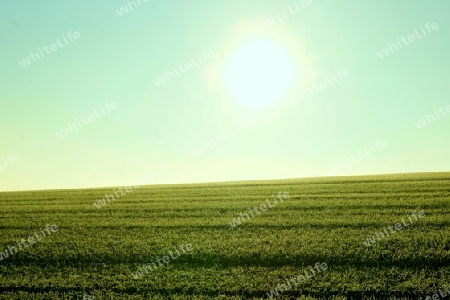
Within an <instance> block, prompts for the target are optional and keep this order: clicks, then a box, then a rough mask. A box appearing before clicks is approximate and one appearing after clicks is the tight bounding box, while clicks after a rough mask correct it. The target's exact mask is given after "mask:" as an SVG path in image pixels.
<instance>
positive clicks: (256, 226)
mask: <svg viewBox="0 0 450 300" xmlns="http://www.w3.org/2000/svg"><path fill="white" fill-rule="evenodd" d="M116 191H117V189H116ZM279 192H281V194H279ZM113 193H114V189H113V188H104V189H90V190H64V191H36V192H8V193H0V218H1V223H0V226H1V231H2V234H1V237H0V252H3V254H1V253H0V258H1V260H0V299H267V298H270V297H273V298H277V299H420V298H421V297H423V299H425V297H426V296H427V295H433V294H434V293H436V292H437V291H438V290H439V289H441V290H442V292H443V293H444V292H445V291H446V288H448V289H449V290H450V286H449V284H450V208H449V201H450V173H428V174H405V175H403V174H400V175H385V176H364V177H334V178H314V179H298V180H278V181H254V182H230V183H217V184H192V185H158V186H142V187H138V188H136V189H133V190H132V192H129V193H126V195H124V196H120V197H117V198H116V199H115V200H113V201H111V202H110V203H108V201H106V202H105V205H100V206H99V208H97V207H96V206H94V203H97V204H98V202H97V201H99V200H101V199H102V198H104V197H105V194H113ZM287 193H289V195H290V198H289V199H287V198H283V199H282V200H283V201H281V200H280V198H278V199H279V200H278V201H276V200H275V199H274V198H273V197H271V196H272V195H273V196H274V197H277V195H278V196H279V195H288V194H287ZM119 195H120V193H119ZM266 199H268V200H267V201H266ZM263 204H266V206H265V209H264V206H263V207H262V205H263ZM255 206H257V208H256V209H252V210H251V211H250V210H249V209H250V208H253V207H255ZM252 214H253V216H252ZM246 215H248V217H247V216H246ZM241 217H242V218H244V219H242V218H241ZM238 218H239V219H238ZM239 222H240V223H241V224H240V225H239ZM397 224H400V226H398V225H397ZM407 224H409V225H408V226H406V225H407ZM46 225H50V226H52V225H56V227H53V228H57V230H55V231H51V230H49V229H48V228H49V227H47V229H45V226H46ZM388 226H391V228H390V229H388ZM49 232H50V233H51V234H50V233H49ZM29 237H35V239H34V243H31V242H28V243H27V246H25V245H24V243H22V244H21V247H22V249H20V248H19V246H18V244H19V243H20V241H21V240H23V239H25V240H26V241H28V239H29ZM38 238H40V239H38ZM13 246H14V247H16V248H17V251H16V250H15V249H13V248H12V247H13ZM8 247H9V248H8ZM186 247H192V248H191V250H190V251H188V250H185V251H184V252H183V250H181V248H183V249H186ZM8 249H9V250H8ZM177 251H178V254H179V255H178V254H176V253H177ZM5 252H6V253H5ZM6 256H7V257H6ZM164 257H166V258H165V259H164V261H162V260H163V258H164ZM167 257H169V260H168V259H167ZM157 259H159V260H160V261H159V262H157ZM317 263H319V265H316V264H317ZM322 263H324V264H322ZM325 264H326V268H323V269H322V268H321V266H325ZM143 266H147V268H145V267H143ZM150 266H151V267H152V268H153V269H151V268H150ZM309 266H311V267H309ZM311 268H314V270H315V272H314V271H313V270H312V269H311ZM319 270H320V271H319ZM300 275H301V276H300ZM292 278H294V279H295V280H291V279H292ZM287 281H289V283H288V282H287ZM277 287H278V290H276V289H277ZM277 293H278V296H277V295H276V294H277Z"/></svg>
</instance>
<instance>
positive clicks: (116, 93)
mask: <svg viewBox="0 0 450 300" xmlns="http://www.w3.org/2000/svg"><path fill="white" fill-rule="evenodd" d="M141 2H142V5H141V6H139V7H137V8H135V9H134V10H133V11H130V12H128V13H126V14H124V15H123V16H119V15H118V14H117V13H116V10H117V9H119V8H120V7H121V6H124V5H126V4H127V2H126V1H116V0H114V1H87V0H83V1H81V0H76V1H75V0H71V1H56V0H54V1H49V0H42V1H31V0H27V1H24V0H15V1H7V2H4V3H2V4H0V7H1V9H0V26H1V29H0V30H1V32H2V34H1V35H0V44H1V45H2V47H1V56H0V69H1V72H0V82H1V88H0V99H1V109H0V119H1V125H2V126H1V127H0V134H1V147H0V166H4V163H3V160H2V159H1V158H2V157H7V156H8V155H9V154H19V155H20V157H21V160H20V161H18V162H15V163H14V164H13V165H10V166H8V167H6V168H4V170H1V171H0V190H3V191H6V190H26V189H50V188H52V189H53V188H82V187H100V186H118V185H125V184H129V183H130V182H131V181H132V180H134V179H136V178H139V177H141V176H142V175H143V174H148V173H153V174H154V178H155V183H188V182H209V181H228V180H253V179H279V178H293V177H308V176H326V171H327V170H328V169H329V168H330V167H332V166H334V165H335V164H336V163H337V162H339V161H342V160H343V159H345V158H346V157H347V156H349V155H352V154H357V153H358V152H360V151H361V150H362V149H364V147H368V145H369V144H371V143H374V142H375V141H376V140H379V141H381V140H386V141H387V142H388V147H386V148H384V149H382V150H381V151H379V152H377V153H376V154H374V155H372V156H371V157H368V158H365V159H364V160H361V161H359V162H358V163H355V164H354V165H352V166H351V167H349V168H348V169H345V170H343V171H342V172H341V173H340V174H339V175H351V174H379V173H393V172H416V171H449V169H450V159H449V156H448V154H449V153H450V139H449V133H450V115H449V116H445V117H442V118H441V119H439V120H438V121H436V122H433V123H431V124H428V125H427V126H426V127H424V128H422V129H420V130H419V129H417V128H416V127H415V125H414V123H415V122H418V120H420V119H423V118H424V116H425V114H431V113H433V111H434V109H439V108H440V107H446V106H448V105H450V97H449V96H450V92H449V88H448V84H449V79H450V76H449V75H450V71H449V70H450V61H449V54H448V53H449V47H450V34H449V28H450V19H449V18H448V13H449V11H450V2H448V1H433V2H432V3H430V2H426V1H417V0H414V1H406V0H403V1H388V0H379V1H371V2H367V1H349V0H346V1H334V0H327V1H326V0H325V1H324V0H322V1H319V0H312V5H311V6H309V7H307V8H306V9H304V10H302V11H300V12H299V13H298V14H295V15H291V16H289V17H288V18H286V19H285V20H283V21H282V22H279V23H277V24H276V25H275V26H272V27H270V28H268V29H267V30H264V31H263V32H260V33H255V32H253V28H254V24H255V22H258V20H261V18H268V17H270V15H271V14H276V13H280V12H282V11H284V10H286V9H287V8H288V7H289V6H290V5H291V6H293V5H294V3H296V2H294V1H285V0H277V1H264V0H258V1H253V0H248V1H242V0H228V1H211V0H197V1H189V3H188V1H181V0H180V1H175V0H168V1H149V2H144V0H141ZM427 22H431V23H432V22H436V23H437V24H438V25H439V29H438V30H435V31H432V32H431V33H429V34H428V35H427V36H424V37H423V38H421V39H420V40H417V41H415V42H413V43H411V44H410V45H408V46H404V47H403V48H402V49H399V50H398V51H395V52H394V53H391V54H390V55H389V56H387V57H385V58H383V59H380V58H379V57H378V56H377V54H376V53H377V52H378V51H380V50H381V49H383V48H386V46H387V44H388V43H394V42H395V39H396V38H401V37H402V36H408V35H409V34H412V33H414V30H420V26H424V25H425V24H426V23H427ZM69 31H78V32H79V33H80V35H81V37H80V38H79V39H78V40H75V41H74V42H72V43H70V44H68V45H66V46H65V47H64V48H61V49H59V50H57V51H56V52H53V53H51V54H48V55H46V56H45V57H43V58H42V59H40V60H38V61H36V62H34V63H32V64H31V65H29V66H27V67H25V68H22V67H21V66H20V65H19V64H18V62H19V61H21V60H22V59H24V58H26V57H27V56H28V55H29V53H30V51H33V52H37V48H38V47H41V48H42V47H43V46H44V45H47V46H49V45H50V44H52V43H55V41H56V39H57V38H60V37H61V35H63V34H66V33H67V32H69ZM255 39H266V40H270V41H272V42H273V43H274V44H276V45H278V46H279V47H280V49H283V51H285V53H287V57H288V58H289V60H290V61H291V62H292V64H291V67H293V69H294V70H295V78H294V80H293V83H292V84H291V85H290V86H289V89H288V90H286V92H285V93H284V94H283V95H282V96H281V97H279V99H277V100H276V101H274V102H273V103H272V104H271V105H270V106H268V107H265V108H261V109H249V108H245V107H244V106H243V105H242V103H238V102H236V101H234V98H233V97H232V96H230V93H231V92H230V90H229V89H227V85H226V84H225V83H224V79H223V72H224V70H225V69H226V68H227V66H229V65H230V61H231V59H232V57H233V56H234V55H236V53H239V51H240V49H242V47H244V46H245V45H248V43H250V42H251V41H252V40H255ZM205 50H206V51H214V53H215V57H214V58H213V59H210V60H208V61H206V62H204V63H203V64H201V65H200V66H198V67H196V68H194V69H192V70H190V71H188V72H186V73H184V74H181V75H180V76H179V77H177V78H175V79H173V80H171V81H169V82H167V83H166V84H163V85H161V86H159V87H158V86H156V85H155V84H154V80H156V79H157V78H158V77H160V76H162V75H163V74H164V72H165V71H171V70H172V67H173V66H176V65H178V64H184V63H187V62H189V61H190V60H191V58H196V57H197V54H199V53H202V52H203V51H205ZM261 51H262V52H264V51H265V50H264V49H262V50H261ZM258 53H259V52H258ZM258 53H255V57H259V56H257V55H258ZM279 59H281V58H280V57H273V58H272V61H266V62H261V63H260V64H259V65H255V66H254V67H253V68H252V69H249V70H243V71H245V72H243V74H250V75H249V76H250V77H252V76H257V75H258V74H264V72H272V73H273V70H274V69H273V68H274V67H273V66H278V65H280V64H281V63H279V62H278V61H277V60H279ZM266 66H272V67H267V68H266ZM338 70H348V71H349V72H350V76H349V77H347V78H345V79H344V80H342V81H340V82H338V83H336V84H335V85H333V86H330V87H328V88H327V89H325V90H323V91H321V92H320V93H317V94H315V95H314V96H312V97H309V98H306V99H302V100H300V101H299V102H298V103H296V104H295V105H294V106H292V107H289V108H288V109H286V107H287V106H286V105H287V104H288V102H289V99H290V97H292V96H293V95H297V94H298V93H301V92H302V91H305V90H306V89H307V88H309V87H310V85H311V84H315V83H319V82H320V81H323V80H324V78H326V77H327V76H332V75H333V74H335V73H336V72H337V71H338ZM277 72H279V71H277ZM281 73H282V72H280V74H272V75H274V76H275V77H274V78H284V77H283V76H284V75H285V74H281ZM252 74H253V75H252ZM278 75H279V76H278ZM254 78H258V77H254ZM276 84H279V83H278V81H276V80H274V82H273V88H275V85H276ZM270 85H271V84H267V83H264V84H261V85H260V86H261V89H262V90H261V91H262V93H263V94H266V93H267V91H270ZM268 86H269V87H268ZM268 88H269V90H267V89H268ZM264 89H265V90H264ZM260 94H261V93H260ZM106 102H110V103H112V102H116V103H117V105H118V109H117V110H115V111H113V112H112V113H110V114H108V115H106V116H104V117H103V118H101V119H98V120H96V121H94V122H92V123H90V124H88V125H86V126H84V127H82V128H80V129H79V130H76V131H74V132H72V133H70V134H69V135H68V136H66V137H64V138H59V137H58V136H57V135H56V132H58V131H59V130H61V129H63V128H64V127H65V126H67V123H73V122H74V121H75V119H76V118H80V117H82V116H85V117H87V116H88V115H89V114H91V113H92V112H93V110H95V109H98V107H99V106H101V105H103V104H105V103H106ZM247 119H250V120H253V122H254V124H255V125H254V126H253V127H252V128H251V129H249V130H246V131H244V132H242V133H240V134H238V135H237V136H236V137H234V138H232V139H230V140H229V141H227V142H224V143H222V144H220V145H218V146H217V147H215V148H214V149H212V150H210V151H207V152H206V153H205V154H203V155H200V156H198V157H194V155H192V151H193V150H194V149H195V148H198V147H201V145H202V143H203V142H206V141H209V140H210V139H211V138H212V137H214V136H216V135H219V134H222V133H225V132H227V131H228V129H231V128H234V127H235V125H236V124H238V123H239V122H241V121H242V120H247ZM2 164H3V165H2Z"/></svg>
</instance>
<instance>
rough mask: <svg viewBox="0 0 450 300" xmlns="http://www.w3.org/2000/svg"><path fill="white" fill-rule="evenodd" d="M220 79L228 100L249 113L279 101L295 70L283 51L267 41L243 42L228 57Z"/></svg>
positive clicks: (292, 81)
mask: <svg viewBox="0 0 450 300" xmlns="http://www.w3.org/2000/svg"><path fill="white" fill-rule="evenodd" d="M223 77H224V79H225V85H226V87H227V90H228V91H229V93H230V96H231V98H232V99H233V100H234V101H235V102H237V103H238V104H239V105H241V106H243V107H245V108H247V109H252V110H259V109H263V108H267V107H270V106H272V105H273V104H275V103H276V102H277V101H278V100H280V99H281V98H282V97H283V96H284V95H285V94H286V93H287V91H288V90H289V89H290V87H291V86H292V84H293V83H294V79H295V67H294V63H293V62H292V61H291V59H290V57H289V55H288V53H287V51H286V49H284V48H283V47H282V46H280V45H278V44H276V43H275V42H274V41H273V40H271V39H269V38H258V39H254V40H251V41H248V42H246V43H245V44H244V45H242V46H241V47H240V48H238V49H237V50H236V52H235V53H234V54H233V55H232V57H231V58H230V60H229V61H228V63H227V65H226V66H225V69H224V72H223Z"/></svg>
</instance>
